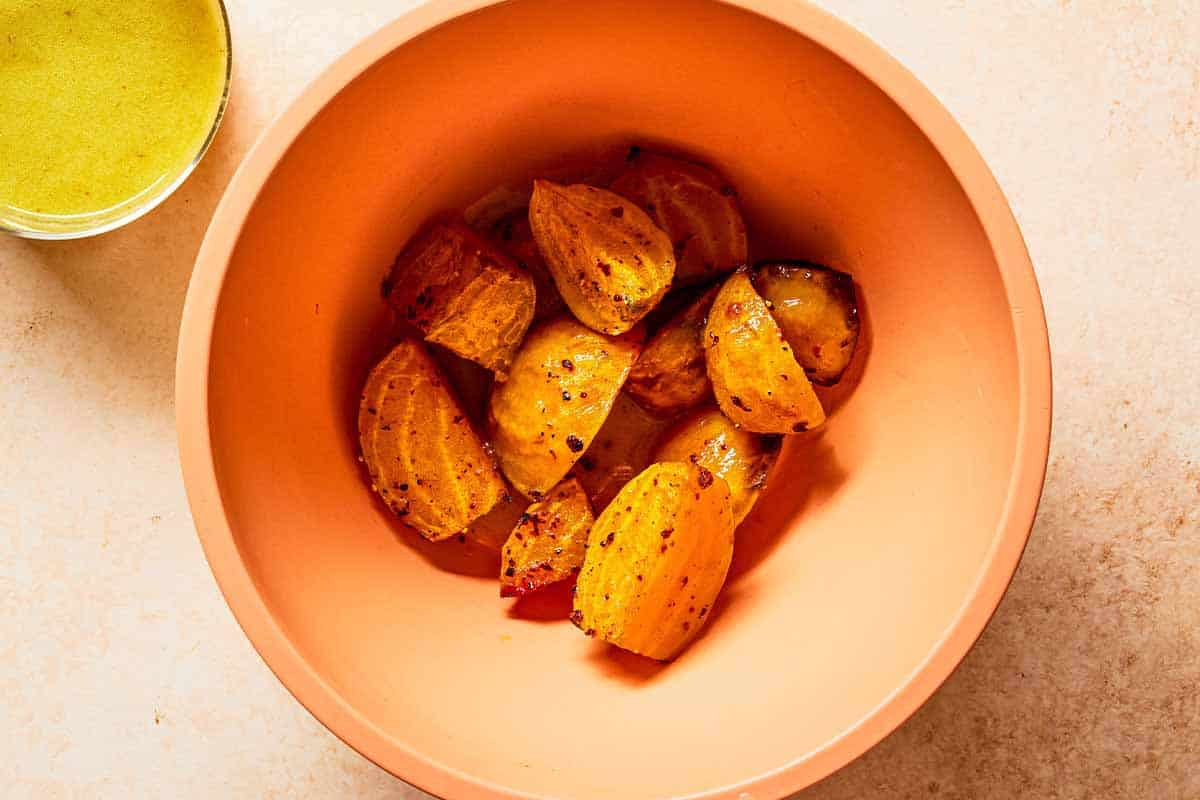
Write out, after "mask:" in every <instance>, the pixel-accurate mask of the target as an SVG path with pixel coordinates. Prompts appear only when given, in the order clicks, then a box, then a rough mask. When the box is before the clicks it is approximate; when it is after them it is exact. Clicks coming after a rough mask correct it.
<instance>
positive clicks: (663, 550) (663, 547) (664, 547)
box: [658, 544, 667, 553]
mask: <svg viewBox="0 0 1200 800" xmlns="http://www.w3.org/2000/svg"><path fill="white" fill-rule="evenodd" d="M658 552H660V553H665V552H667V546H666V545H665V544H664V545H663V546H662V547H660V548H658Z"/></svg>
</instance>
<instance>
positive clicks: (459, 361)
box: [429, 344, 492, 425]
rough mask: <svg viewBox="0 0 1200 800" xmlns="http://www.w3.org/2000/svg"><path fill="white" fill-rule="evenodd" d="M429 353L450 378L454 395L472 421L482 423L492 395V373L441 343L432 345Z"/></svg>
mask: <svg viewBox="0 0 1200 800" xmlns="http://www.w3.org/2000/svg"><path fill="white" fill-rule="evenodd" d="M429 354H430V355H431V356H433V360H434V361H436V362H437V365H438V367H439V368H440V369H441V370H442V374H443V375H445V376H446V377H447V378H448V379H449V380H450V388H451V389H453V390H454V396H455V397H457V398H458V402H459V403H461V404H462V407H463V408H464V409H465V410H466V412H467V416H468V417H470V418H471V422H473V423H475V424H476V425H482V424H483V420H484V417H485V414H486V412H487V403H488V398H489V397H491V396H492V373H491V372H489V371H488V370H486V369H484V368H483V367H482V366H480V365H479V364H476V363H475V362H474V361H471V360H470V359H466V358H463V357H462V356H460V355H458V354H457V353H452V352H451V351H449V350H447V349H446V348H444V347H442V346H441V345H436V344H435V345H432V346H431V347H430V348H429Z"/></svg>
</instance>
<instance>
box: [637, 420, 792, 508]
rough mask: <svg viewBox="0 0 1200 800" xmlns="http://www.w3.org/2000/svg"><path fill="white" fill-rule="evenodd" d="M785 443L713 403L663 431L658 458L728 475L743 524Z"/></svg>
mask: <svg viewBox="0 0 1200 800" xmlns="http://www.w3.org/2000/svg"><path fill="white" fill-rule="evenodd" d="M781 444H782V440H781V438H780V437H779V436H773V435H766V436H764V435H762V434H757V433H750V432H749V431H745V430H742V429H741V428H739V427H738V426H736V425H734V424H733V422H732V421H731V420H730V419H729V417H727V416H725V415H724V414H722V413H721V410H720V409H719V408H713V407H711V406H710V407H708V408H698V409H696V410H695V411H693V412H692V413H690V414H688V415H687V416H686V417H684V418H683V419H682V420H680V421H679V422H678V423H677V424H676V425H675V427H673V428H671V430H669V431H667V432H666V433H665V434H663V437H662V440H661V441H660V442H659V445H658V449H657V450H655V452H654V460H655V461H684V462H687V463H690V464H697V465H699V466H701V467H705V468H707V469H709V470H712V473H713V474H714V475H716V476H718V477H720V478H724V479H725V482H726V483H727V484H729V494H730V504H731V505H732V507H733V524H734V525H739V524H741V522H742V520H744V519H745V518H746V515H747V514H749V513H750V509H752V508H753V507H754V503H755V502H756V501H757V500H758V496H759V494H761V493H762V490H763V487H764V486H766V485H767V476H768V475H769V474H770V472H771V467H772V466H774V464H775V459H776V458H777V457H778V455H779V448H780V445H781Z"/></svg>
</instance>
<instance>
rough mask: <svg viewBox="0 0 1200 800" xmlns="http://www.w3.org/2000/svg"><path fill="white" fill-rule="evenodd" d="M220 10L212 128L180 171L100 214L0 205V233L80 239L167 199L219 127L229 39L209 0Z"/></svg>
mask: <svg viewBox="0 0 1200 800" xmlns="http://www.w3.org/2000/svg"><path fill="white" fill-rule="evenodd" d="M212 2H214V3H215V4H216V7H217V8H218V9H219V10H220V12H221V15H220V17H221V18H220V23H221V29H222V30H223V31H224V32H225V81H224V85H223V86H222V87H221V99H220V102H218V103H217V112H216V114H215V115H214V116H213V121H212V126H211V127H210V128H209V130H208V134H207V135H206V136H205V137H204V141H202V142H201V143H200V147H199V149H198V150H197V151H196V154H195V155H194V156H193V157H192V160H191V161H189V162H188V163H187V164H186V165H185V166H184V167H183V169H181V170H180V171H179V172H177V173H175V174H170V173H168V174H166V175H163V176H162V177H161V178H159V179H158V180H157V181H156V182H155V183H153V184H151V185H150V186H148V187H146V188H145V189H143V190H142V191H140V192H138V193H137V194H135V195H134V196H133V197H130V198H128V199H126V200H123V201H122V202H120V203H118V204H116V205H114V206H110V207H109V208H105V209H102V210H100V211H88V212H86V213H83V214H38V213H34V212H32V211H26V210H25V209H20V208H13V207H11V206H5V205H2V204H0V233H11V234H13V235H15V236H20V237H23V238H26V239H83V238H85V237H88V236H96V235H98V234H101V233H107V232H108V231H111V230H115V229H116V228H120V227H121V226H122V225H127V224H129V223H130V222H133V221H134V220H135V219H138V218H140V217H142V216H143V215H145V214H148V213H149V212H150V211H153V210H154V209H155V208H157V207H158V205H159V204H160V203H162V201H164V200H166V199H167V198H168V197H170V196H171V195H172V194H173V193H174V192H175V190H176V189H178V188H179V186H180V185H181V184H182V183H183V182H184V181H185V180H187V178H188V176H189V175H191V174H192V170H194V169H195V168H196V165H197V164H199V163H200V159H202V158H204V154H205V153H206V152H208V147H209V145H211V144H212V141H213V138H214V137H215V136H216V135H217V129H218V128H220V127H221V119H222V118H223V117H224V116H225V106H226V104H227V103H228V102H229V83H230V79H231V78H232V76H233V38H232V36H230V32H229V13H228V11H227V10H226V9H225V2H224V0H212Z"/></svg>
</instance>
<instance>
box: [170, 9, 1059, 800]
mask: <svg viewBox="0 0 1200 800" xmlns="http://www.w3.org/2000/svg"><path fill="white" fill-rule="evenodd" d="M633 140H636V141H641V142H651V143H661V144H664V145H669V146H670V147H672V148H676V149H681V150H684V151H687V152H690V153H692V154H694V155H696V156H697V157H700V158H702V159H704V160H707V161H709V162H711V163H713V164H716V165H718V166H719V168H720V169H721V170H722V171H723V172H724V173H725V174H726V175H727V177H728V178H729V179H730V181H731V182H732V183H733V184H734V185H735V186H736V187H737V188H738V190H739V193H740V197H741V200H742V205H743V207H744V210H745V213H746V217H747V221H748V224H749V226H750V228H751V231H752V241H754V242H756V243H759V244H760V250H763V251H769V254H771V255H787V256H793V257H805V258H809V259H813V260H817V261H822V262H829V263H832V264H834V265H836V266H838V267H840V268H842V269H845V270H847V271H849V272H852V273H853V274H854V276H855V278H856V280H857V282H858V284H859V286H860V288H861V291H862V296H863V299H864V303H863V308H864V317H865V327H866V328H867V329H868V336H867V337H866V339H867V340H866V343H865V346H864V347H863V350H862V352H861V353H860V356H859V362H860V363H859V364H858V365H857V367H856V370H857V372H856V374H855V375H854V376H853V378H852V380H850V382H849V383H848V384H847V386H846V387H845V389H844V390H842V391H841V392H840V393H835V395H834V396H833V397H832V398H829V399H830V402H831V404H833V405H834V406H836V408H835V410H834V413H833V416H832V418H831V420H830V422H829V424H828V426H827V428H826V430H825V432H824V434H823V435H821V436H816V437H810V438H808V439H806V440H805V441H803V442H796V441H794V442H791V443H790V444H789V445H788V446H787V447H786V448H785V452H784V454H783V457H782V462H781V465H780V468H779V470H778V472H777V474H776V475H775V477H774V485H773V487H772V488H771V489H770V490H769V491H768V492H767V493H766V494H765V495H764V497H763V499H762V501H761V502H760V505H759V507H758V508H757V509H756V511H755V513H754V514H753V515H752V517H751V518H750V520H749V521H748V522H747V525H746V527H745V528H744V529H743V530H742V531H741V532H740V533H739V536H738V542H737V553H736V555H735V562H734V566H733V569H732V573H731V578H730V581H729V583H728V585H727V586H726V588H725V591H724V593H723V595H722V599H721V601H720V603H719V605H718V607H717V608H716V609H715V611H714V615H715V618H714V619H713V620H712V622H711V624H710V625H709V626H708V628H707V630H706V631H705V632H704V635H703V636H702V637H701V638H700V639H699V640H698V641H696V642H695V643H694V645H693V646H692V647H691V648H690V649H688V650H687V651H686V652H685V653H684V655H683V656H682V657H681V658H680V659H679V660H678V661H676V662H675V663H673V664H670V665H666V666H661V665H657V664H655V663H653V662H649V661H645V660H643V659H640V658H638V657H636V656H630V655H626V654H622V653H619V652H618V651H615V650H612V649H608V648H606V647H605V646H604V645H602V644H600V643H597V642H595V641H593V640H589V639H587V638H585V637H583V636H581V635H580V634H579V632H578V631H577V630H576V629H575V628H574V627H572V626H571V625H570V624H567V623H565V622H563V621H561V619H560V618H554V615H553V614H551V613H549V610H545V609H542V610H544V611H546V613H540V611H539V609H538V608H537V607H536V606H535V607H519V608H517V609H515V610H514V609H513V608H512V607H511V605H510V603H509V602H508V601H501V600H499V598H498V597H497V584H496V580H495V575H492V574H480V573H479V571H476V570H474V569H471V568H466V567H464V566H463V564H462V563H461V562H459V561H456V560H455V558H454V557H452V556H451V555H447V554H450V553H451V551H450V550H445V549H444V548H455V547H457V546H458V545H456V544H455V543H450V544H445V545H438V546H433V545H426V544H423V543H420V542H418V540H417V537H416V536H415V535H414V534H412V533H411V532H405V531H404V530H403V529H402V527H401V526H400V525H399V524H398V523H397V522H396V521H395V520H394V519H392V518H390V517H389V516H388V514H387V513H386V510H385V509H384V508H383V506H381V505H380V504H379V503H378V502H377V501H376V499H375V498H374V497H373V496H372V494H371V493H370V492H369V490H368V488H367V486H366V484H365V481H364V475H363V470H362V468H361V465H360V464H359V463H358V462H357V461H356V454H357V451H356V441H355V434H354V417H355V411H356V404H357V398H358V392H359V388H360V386H361V382H362V380H363V377H364V375H365V374H366V371H367V369H368V368H369V366H370V362H371V360H372V359H373V358H375V357H376V356H378V354H379V353H380V350H381V347H382V346H383V345H384V342H383V337H384V331H385V329H386V314H385V307H384V304H383V302H382V301H381V300H380V296H379V287H380V279H381V278H382V277H383V275H384V274H385V272H386V270H387V268H388V266H389V264H390V263H391V261H392V258H393V257H394V255H395V254H396V252H397V250H398V249H399V248H400V247H401V246H402V245H403V244H404V242H405V241H406V240H407V239H408V237H409V236H410V235H411V234H412V233H413V232H414V230H415V229H416V228H417V227H418V226H419V225H420V224H421V223H422V222H423V221H424V220H425V219H427V218H428V217H429V216H430V215H431V214H433V213H435V212H437V211H439V210H443V209H450V208H456V207H462V206H463V205H464V204H466V203H467V202H469V201H470V200H472V199H474V198H476V197H478V196H480V195H481V194H483V193H485V192H486V191H487V190H488V189H489V188H491V187H493V186H495V185H497V184H499V183H501V182H503V181H505V180H509V179H513V178H514V177H516V176H523V175H527V174H529V173H530V172H531V171H536V169H537V168H538V166H539V165H541V164H544V163H547V162H549V161H552V160H553V159H554V158H556V157H557V156H559V155H561V154H564V153H574V152H580V151H584V150H588V149H594V148H596V147H599V146H604V145H607V144H610V143H614V142H628V141H633ZM177 401H178V415H179V436H180V446H181V450H182V458H183V466H184V473H185V477H186V481H187V487H188V493H189V497H190V500H191V504H192V509H193V512H194V514H195V519H196V525H197V527H198V529H199V531H200V535H201V538H202V540H203V543H204V549H205V552H206V553H207V555H208V558H209V561H210V563H211V565H212V568H213V572H214V573H215V574H216V577H217V580H218V581H219V583H220V585H221V589H222V590H223V592H224V593H225V596H226V598H227V599H228V601H229V604H230V606H231V607H232V608H233V611H234V613H235V614H236V615H237V618H238V620H239V621H240V623H241V624H242V626H243V627H244V628H245V630H246V633H247V635H248V636H249V637H250V639H251V640H252V641H253V642H254V645H255V646H256V647H257V648H258V650H259V652H260V653H261V654H262V656H263V658H264V659H265V660H266V661H267V663H268V664H269V665H270V666H271V668H272V669H273V670H274V671H275V673H276V674H277V675H278V676H279V678H280V680H282V681H283V683H284V684H285V685H286V686H287V687H288V688H289V689H290V690H291V691H292V693H293V694H294V695H295V696H296V697H297V698H298V699H299V700H300V702H302V703H303V704H304V705H305V706H306V707H307V708H308V709H310V710H311V711H312V713H313V714H314V715H316V716H317V718H319V719H320V720H321V721H322V722H324V723H325V724H326V725H327V726H328V727H329V728H330V729H331V730H332V731H334V732H335V733H336V734H337V735H338V736H340V737H341V738H342V739H344V740H345V741H346V742H347V743H348V744H350V745H351V746H352V747H354V748H355V749H357V750H358V751H360V752H361V753H363V754H364V755H366V756H367V757H369V758H371V759H372V760H373V761H375V762H376V763H378V764H380V765H382V766H383V767H385V768H386V769H388V770H390V771H391V772H393V773H395V774H396V775H398V776H400V777H402V778H404V779H406V780H408V781H410V782H412V783H414V784H416V785H418V786H421V787H423V788H425V789H427V790H429V791H431V792H433V793H435V794H439V795H443V796H447V797H454V798H480V797H537V798H549V797H556V798H572V800H593V799H596V800H598V799H599V798H605V799H606V800H611V798H621V800H632V799H634V798H664V797H680V798H681V797H689V798H698V797H705V798H710V797H712V798H715V797H728V798H756V799H757V798H768V797H778V796H782V795H785V794H788V793H790V792H793V791H795V790H797V789H800V788H802V787H804V786H806V785H808V784H810V783H812V782H814V781H816V780H818V779H820V778H822V777H823V776H825V775H828V774H829V773H830V772H832V771H833V770H835V769H837V768H838V767H840V766H842V765H844V764H846V763H847V762H848V761H850V760H851V759H853V758H854V757H856V756H858V755H859V754H861V753H862V752H863V751H865V750H866V749H867V748H869V747H870V746H872V745H873V744H875V743H876V742H878V741H879V740H880V739H881V738H883V737H884V736H885V735H886V734H887V733H888V732H890V731H891V730H893V729H894V728H895V727H896V726H897V725H899V724H900V723H901V722H902V721H903V720H904V719H905V718H906V717H907V716H908V715H910V714H911V713H912V712H913V711H914V710H916V708H917V707H918V706H919V705H920V704H921V703H922V702H924V701H925V700H926V699H927V698H928V697H929V696H930V694H932V693H933V691H934V690H935V689H936V688H937V687H938V685H939V684H940V683H941V682H942V681H943V680H945V678H946V677H947V675H949V674H950V672H951V671H952V670H953V669H954V667H955V665H957V664H958V662H959V661H960V660H961V659H962V657H963V655H964V654H965V653H966V652H967V650H968V648H970V646H971V644H972V643H973V642H974V641H975V639H976V637H978V636H979V634H980V632H981V631H982V629H983V627H984V625H985V624H986V623H987V620H988V618H989V616H990V615H991V614H992V612H993V610H994V609H995V608H996V604H997V603H998V602H999V600H1000V597H1001V595H1002V594H1003V592H1004V590H1005V588H1006V586H1007V585H1008V582H1009V580H1010V578H1011V576H1012V574H1013V570H1014V569H1015V568H1016V565H1017V561H1018V559H1019V558H1020V555H1021V551H1022V548H1023V547H1024V545H1025V541H1026V538H1027V537H1028V534H1029V529H1030V525H1031V523H1032V521H1033V517H1034V512H1035V509H1036V506H1037V501H1038V496H1039V492H1040V490H1041V486H1042V480H1043V476H1044V471H1045V463H1046V452H1047V445H1048V440H1049V425H1050V364H1049V350H1048V346H1047V336H1046V328H1045V321H1044V317H1043V314H1042V308H1041V301H1040V298H1039V295H1038V289H1037V284H1036V282H1035V279H1034V274H1033V270H1032V268H1031V265H1030V262H1029V257H1028V255H1027V254H1026V251H1025V247H1024V245H1023V243H1022V240H1021V235H1020V233H1019V231H1018V229H1017V226H1016V224H1015V222H1014V220H1013V217H1012V214H1011V212H1010V211H1009V208H1008V206H1007V204H1006V203H1005V200H1004V198H1003V196H1002V195H1001V192H1000V190H999V189H998V187H997V185H996V183H995V181H994V180H993V178H992V176H991V175H990V173H989V172H988V169H987V167H986V166H985V165H984V163H983V161H982V160H981V159H980V157H979V155H978V153H977V152H976V151H975V149H974V148H973V147H972V146H971V144H970V142H969V141H968V140H967V138H966V136H965V135H964V134H963V133H962V131H961V130H960V129H959V128H958V126H957V125H956V124H955V123H954V121H953V120H952V119H951V118H950V116H949V115H948V114H947V112H946V111H945V110H944V109H943V108H942V107H941V106H940V105H938V103H937V102H936V101H935V100H934V99H933V97H932V96H931V95H930V93H929V92H928V91H927V90H925V89H924V88H922V87H921V85H920V84H919V83H918V82H917V81H916V80H915V79H914V78H913V77H912V76H911V75H910V74H908V73H907V72H905V71H904V69H903V68H901V67H900V66H899V65H897V64H896V63H895V62H894V61H892V60H891V59H890V58H889V57H888V56H887V55H885V54H884V53H883V52H881V51H880V50H879V49H878V48H877V47H875V46H874V45H872V44H871V43H870V42H869V41H867V40H866V39H865V38H864V37H862V36H861V35H859V34H857V33H855V32H854V31H852V30H851V29H849V28H847V27H846V26H845V25H843V24H841V23H839V22H837V21H835V20H833V19H831V18H830V17H829V16H827V15H826V14H824V13H822V12H820V11H818V10H816V9H814V8H812V7H810V6H807V5H804V4H802V3H797V2H794V1H793V0H788V1H787V2H770V1H769V0H739V1H738V2H734V3H728V4H725V3H718V2H710V1H708V0H667V1H666V2H654V3H647V2H641V1H640V0H591V1H590V2H586V3H583V2H580V3H566V2H561V0H513V1H512V2H507V3H499V4H495V5H492V4H489V3H486V2H481V1H480V0H434V1H433V2H429V3H427V4H424V5H422V6H420V7H419V8H417V9H416V10H413V11H411V12H409V13H408V14H406V15H405V16H404V17H402V18H401V19H398V20H397V21H395V22H394V23H392V24H390V25H388V26H387V27H386V28H384V29H383V30H381V31H379V32H378V33H376V34H375V35H373V36H371V37H369V38H368V39H366V40H365V41H363V42H362V43H361V44H359V45H358V46H357V47H355V48H354V49H353V50H351V51H350V52H349V53H348V54H347V55H346V56H345V57H343V58H342V59H341V60H339V61H338V62H337V63H336V64H335V65H334V66H333V67H332V68H331V69H329V70H328V71H326V72H325V73H324V75H322V76H321V77H320V78H319V79H318V80H317V81H316V82H314V83H313V84H312V85H311V86H310V87H309V88H308V89H307V90H306V91H305V92H304V93H303V94H302V95H301V96H300V97H299V98H298V99H297V100H296V101H295V103H294V104H293V105H292V106H291V107H290V108H289V109H288V110H287V111H286V112H285V113H284V114H283V115H282V117H280V118H279V120H278V121H277V122H276V123H275V124H274V125H273V126H272V127H271V128H270V129H269V130H268V131H267V132H266V134H265V135H264V136H263V137H262V139H261V140H260V141H259V142H258V144H257V145H256V146H255V148H254V149H253V151H252V152H251V154H250V155H249V157H248V158H247V159H246V162H245V163H244V165H243V166H242V168H241V169H240V170H239V172H238V173H237V176H236V177H235V178H234V180H233V182H232V184H231V185H230V187H229V191H228V193H227V195H226V197H225V199H224V200H223V202H222V203H221V206H220V208H219V209H218V211H217V213H216V217H215V219H214V220H213V223H212V227H211V229H210V230H209V233H208V237H207V239H206V240H205V243H204V246H203V248H202V250H201V252H200V255H199V258H198V261H197V265H196V269H195V274H194V277H193V280H192V286H191V290H190V292H189V295H188V301H187V309H186V313H185V315H184V324H183V332H182V341H181V344H180V350H179V367H178V396H177Z"/></svg>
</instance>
